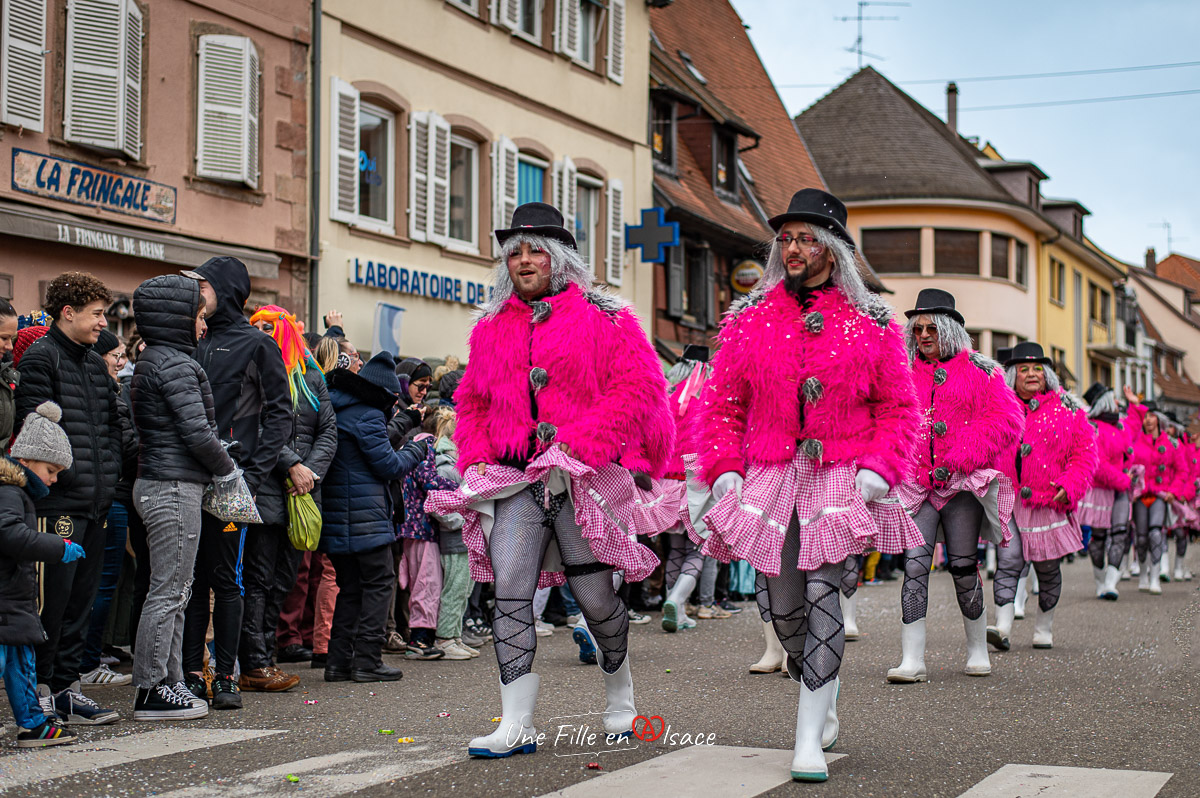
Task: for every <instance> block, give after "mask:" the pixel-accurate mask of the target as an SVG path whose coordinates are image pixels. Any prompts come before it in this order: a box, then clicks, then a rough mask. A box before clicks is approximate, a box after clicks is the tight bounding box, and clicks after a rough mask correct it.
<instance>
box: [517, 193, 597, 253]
mask: <svg viewBox="0 0 1200 798" xmlns="http://www.w3.org/2000/svg"><path fill="white" fill-rule="evenodd" d="M518 233H529V234H530V235H535V236H546V237H547V238H553V239H555V240H557V241H561V242H562V243H564V244H566V245H567V246H569V247H570V248H571V249H579V247H577V246H576V245H575V236H573V235H571V234H570V233H569V232H568V231H567V228H565V227H563V215H562V214H561V213H559V212H558V208H555V207H554V206H553V205H547V204H546V203H544V202H526V203H525V204H524V205H519V206H517V209H516V210H515V211H513V218H512V227H510V228H508V229H507V230H497V231H496V240H497V241H499V242H500V245H501V246H503V245H504V242H505V241H507V240H508V239H509V238H511V237H512V236H515V235H516V234H518Z"/></svg>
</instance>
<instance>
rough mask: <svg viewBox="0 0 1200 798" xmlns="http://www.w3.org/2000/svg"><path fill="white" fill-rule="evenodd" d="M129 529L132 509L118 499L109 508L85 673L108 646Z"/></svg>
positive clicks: (82, 669) (82, 668)
mask: <svg viewBox="0 0 1200 798" xmlns="http://www.w3.org/2000/svg"><path fill="white" fill-rule="evenodd" d="M128 529H129V510H128V508H126V507H125V505H124V504H121V502H118V501H114V502H113V503H112V507H110V508H109V510H108V533H107V537H106V538H105V540H104V569H103V570H102V571H101V572H100V589H99V590H98V591H97V592H96V600H95V601H93V602H92V620H91V622H90V624H89V625H88V633H87V642H86V643H85V644H84V648H83V660H82V661H81V662H80V664H79V670H80V672H81V673H87V672H88V671H93V670H95V669H96V668H98V667H99V666H100V649H101V648H102V647H103V645H104V629H105V627H106V626H107V625H108V610H109V608H110V607H112V600H113V595H114V594H115V593H116V592H117V582H119V581H121V564H122V563H123V562H124V561H125V535H126V532H127V531H128Z"/></svg>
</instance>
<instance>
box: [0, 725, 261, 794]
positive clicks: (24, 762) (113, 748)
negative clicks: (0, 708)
mask: <svg viewBox="0 0 1200 798" xmlns="http://www.w3.org/2000/svg"><path fill="white" fill-rule="evenodd" d="M283 733H284V730H283V729H177V728H172V729H170V730H163V731H153V732H146V733H145V734H130V735H128V736H125V737H110V738H108V739H105V740H96V741H93V742H87V743H80V744H79V745H68V746H58V747H54V748H46V749H42V750H34V751H21V752H18V753H12V754H8V755H7V756H3V757H0V790H5V789H8V788H10V787H19V786H21V785H23V784H33V783H35V782H39V781H48V780H49V779H58V778H62V777H63V776H73V775H75V774H76V773H85V772H87V771H91V770H98V769H100V768H109V767H113V766H115V765H126V764H129V763H131V762H138V761H140V760H143V759H153V758H155V757H159V756H169V755H171V754H182V753H185V752H187V751H195V750H197V749H201V748H212V747H213V746H217V745H227V744H228V743H238V742H244V741H246V740H253V739H255V738H258V737H269V736H270V735H272V734H283Z"/></svg>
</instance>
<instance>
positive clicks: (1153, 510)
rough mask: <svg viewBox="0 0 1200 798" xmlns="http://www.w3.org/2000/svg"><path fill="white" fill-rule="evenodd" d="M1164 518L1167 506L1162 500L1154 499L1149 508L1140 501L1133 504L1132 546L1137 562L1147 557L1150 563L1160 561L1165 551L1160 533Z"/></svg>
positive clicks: (1164, 542) (1163, 540)
mask: <svg viewBox="0 0 1200 798" xmlns="http://www.w3.org/2000/svg"><path fill="white" fill-rule="evenodd" d="M1166 516H1167V504H1166V502H1164V501H1163V500H1162V499H1157V498H1156V499H1155V500H1154V503H1153V504H1151V505H1150V506H1149V507H1147V506H1146V505H1144V504H1142V502H1141V501H1140V500H1139V501H1135V502H1134V503H1133V529H1134V535H1133V546H1134V548H1135V549H1136V550H1137V557H1138V559H1139V560H1144V559H1146V556H1147V555H1149V557H1150V562H1151V563H1156V562H1158V561H1159V560H1161V559H1162V555H1163V551H1164V550H1165V549H1166V540H1165V539H1164V536H1163V531H1162V528H1163V521H1164V520H1166Z"/></svg>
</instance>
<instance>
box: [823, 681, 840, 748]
mask: <svg viewBox="0 0 1200 798" xmlns="http://www.w3.org/2000/svg"><path fill="white" fill-rule="evenodd" d="M833 683H834V684H835V685H837V686H836V687H835V688H834V689H833V700H831V701H830V702H829V711H828V712H826V713H825V728H823V729H822V730H821V750H822V751H828V750H829V749H830V748H833V747H834V746H835V745H837V741H838V731H839V730H840V729H841V726H840V725H839V724H838V716H837V700H838V696H839V695H841V692H842V677H841V676H838V677H837V678H835V679H834V680H833Z"/></svg>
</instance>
